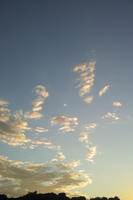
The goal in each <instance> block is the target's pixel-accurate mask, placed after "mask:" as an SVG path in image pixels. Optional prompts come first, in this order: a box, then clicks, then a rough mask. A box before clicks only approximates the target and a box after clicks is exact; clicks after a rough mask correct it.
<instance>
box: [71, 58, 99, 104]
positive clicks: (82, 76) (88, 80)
mask: <svg viewBox="0 0 133 200" xmlns="http://www.w3.org/2000/svg"><path fill="white" fill-rule="evenodd" d="M95 64H96V61H93V62H89V63H85V64H82V65H78V66H75V67H74V68H73V71H74V72H78V73H79V78H78V82H79V88H80V89H79V95H80V96H81V97H84V96H85V95H87V94H89V93H90V92H91V89H92V86H93V85H94V78H95V74H94V70H95ZM85 99H86V101H85V102H87V98H85ZM88 101H89V99H88ZM87 103H91V102H87Z"/></svg>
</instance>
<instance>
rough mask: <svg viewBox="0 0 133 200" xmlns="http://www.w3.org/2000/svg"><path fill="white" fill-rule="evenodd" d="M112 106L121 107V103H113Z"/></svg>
mask: <svg viewBox="0 0 133 200" xmlns="http://www.w3.org/2000/svg"><path fill="white" fill-rule="evenodd" d="M112 105H113V106H115V107H121V106H122V102H120V101H114V102H113V103H112Z"/></svg>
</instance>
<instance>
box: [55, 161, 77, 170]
mask: <svg viewBox="0 0 133 200" xmlns="http://www.w3.org/2000/svg"><path fill="white" fill-rule="evenodd" d="M79 165H80V161H79V160H78V161H73V162H70V163H60V164H57V166H59V167H60V168H65V169H72V168H75V167H78V166H79Z"/></svg>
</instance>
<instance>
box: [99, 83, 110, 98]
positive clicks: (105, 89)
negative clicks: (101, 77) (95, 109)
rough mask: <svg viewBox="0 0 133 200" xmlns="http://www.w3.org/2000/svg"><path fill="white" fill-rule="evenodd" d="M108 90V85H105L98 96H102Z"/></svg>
mask: <svg viewBox="0 0 133 200" xmlns="http://www.w3.org/2000/svg"><path fill="white" fill-rule="evenodd" d="M109 88H110V85H105V86H104V87H103V88H102V89H101V90H100V91H99V96H103V95H104V94H105V93H106V92H107V91H108V90H109Z"/></svg>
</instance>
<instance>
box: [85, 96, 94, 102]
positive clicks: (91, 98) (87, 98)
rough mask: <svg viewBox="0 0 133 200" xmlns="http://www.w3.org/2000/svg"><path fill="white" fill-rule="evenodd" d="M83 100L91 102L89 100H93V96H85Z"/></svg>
mask: <svg viewBox="0 0 133 200" xmlns="http://www.w3.org/2000/svg"><path fill="white" fill-rule="evenodd" d="M83 100H84V102H86V103H91V102H92V101H93V97H92V96H91V97H86V98H84V99H83Z"/></svg>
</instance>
